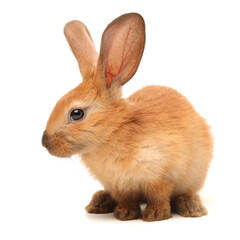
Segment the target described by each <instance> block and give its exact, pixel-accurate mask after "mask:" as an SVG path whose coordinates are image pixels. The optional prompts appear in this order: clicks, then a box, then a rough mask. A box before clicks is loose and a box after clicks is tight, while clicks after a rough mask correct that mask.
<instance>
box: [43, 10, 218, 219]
mask: <svg viewBox="0 0 240 240" xmlns="http://www.w3.org/2000/svg"><path fill="white" fill-rule="evenodd" d="M73 24H74V25H71V23H69V24H68V25H66V27H65V34H70V36H67V39H68V41H69V44H70V46H71V44H72V42H71V41H72V39H74V42H76V41H78V39H75V38H74V36H76V35H77V36H78V35H80V36H82V35H83V36H86V37H83V39H85V40H84V41H90V43H91V44H90V45H89V46H90V47H89V48H88V49H87V52H88V54H90V55H91V53H92V58H91V56H90V57H89V58H88V59H92V60H91V61H94V62H92V64H91V61H90V63H89V62H87V64H86V63H85V62H84V63H82V62H81V61H83V60H84V59H86V58H83V60H81V55H82V54H85V52H84V49H81V44H78V45H77V46H78V47H77V49H76V47H75V46H76V45H74V46H73V47H71V48H72V50H73V51H77V52H74V55H75V56H76V58H77V60H78V62H79V66H80V70H81V68H87V69H89V71H90V72H91V71H92V68H93V66H96V67H95V70H94V73H93V74H88V73H87V71H86V70H87V69H82V70H81V72H84V75H83V77H84V76H85V77H84V78H83V82H82V83H81V84H80V85H79V86H77V87H76V88H75V89H73V90H72V91H70V92H69V93H67V94H66V95H65V96H64V97H63V98H61V99H60V100H59V102H58V103H57V104H56V107H55V108H54V109H53V112H52V114H51V116H50V118H49V121H48V123H47V127H46V132H45V134H44V137H43V145H45V146H46V145H47V147H48V151H49V152H50V153H51V154H53V155H56V156H59V157H69V156H71V155H73V154H78V155H79V156H80V157H81V159H82V161H83V162H84V164H85V165H86V167H87V168H88V169H89V171H90V172H91V173H92V175H93V176H94V177H96V178H97V179H98V180H99V181H100V182H101V184H102V185H103V187H104V189H105V191H101V192H98V193H96V195H94V197H93V200H92V201H91V202H90V204H89V205H88V206H87V207H86V210H87V211H89V212H94V213H97V212H99V213H103V212H109V211H113V210H114V207H113V206H115V205H116V203H117V204H118V205H117V206H116V208H115V210H114V211H115V217H117V218H118V219H120V220H129V219H134V218H138V217H139V216H141V212H140V207H139V204H141V203H143V202H146V203H147V207H146V209H145V211H144V212H143V216H142V218H143V220H145V221H155V220H162V219H167V218H169V217H170V216H171V215H170V211H171V206H170V202H171V203H172V209H175V211H176V212H177V213H179V214H181V215H183V216H202V215H205V214H206V209H205V208H204V207H203V206H202V204H201V201H200V198H199V197H198V195H197V192H198V191H199V189H200V188H201V187H202V185H203V183H204V180H205V178H206V174H207V170H208V167H209V164H210V161H211V159H212V152H213V139H212V136H211V133H210V128H209V126H208V125H207V123H206V121H205V119H203V118H202V117H201V116H200V115H199V114H198V113H197V112H196V111H195V110H194V108H193V106H192V105H191V104H190V103H189V102H188V100H187V99H186V98H185V97H184V96H182V95H181V94H180V93H178V92H177V91H176V90H174V89H171V88H168V87H162V86H148V87H145V88H143V89H141V90H139V91H137V92H136V93H134V94H133V95H132V96H130V97H129V98H127V99H123V98H121V85H123V84H124V83H125V82H127V81H128V80H129V79H130V78H131V77H132V75H133V74H134V73H135V71H136V70H137V67H138V64H139V62H140V59H141V55H142V51H143V46H144V44H143V39H145V35H144V32H142V31H143V30H141V31H140V30H139V31H136V30H135V29H134V26H135V27H136V29H137V27H138V26H139V25H141V27H142V29H144V22H143V20H142V18H141V17H140V16H139V15H137V14H127V15H123V16H121V17H120V18H118V19H116V20H115V21H114V22H113V23H111V24H110V25H109V26H108V27H107V29H106V30H105V32H104V34H108V35H109V32H108V31H110V33H111V34H112V32H111V31H112V28H114V34H118V31H117V30H118V29H119V28H120V30H121V31H122V32H123V33H124V31H125V33H124V34H123V35H122V36H127V37H125V38H124V39H123V40H121V38H120V40H119V41H120V43H119V44H118V42H116V45H114V51H113V52H112V53H111V54H113V55H112V57H111V58H109V55H108V54H109V52H108V54H105V53H104V49H108V44H109V43H108V41H109V42H110V44H112V42H111V41H116V39H119V37H118V35H114V34H112V35H114V36H113V39H111V37H109V36H108V37H107V38H106V35H103V40H102V47H101V51H100V57H99V59H98V61H96V60H95V54H96V52H95V50H94V49H93V44H92V40H91V37H90V35H89V32H88V31H87V29H86V27H85V26H84V25H83V24H82V23H81V24H77V29H78V30H79V29H80V30H79V31H82V33H81V34H76V31H74V26H75V25H76V22H75V21H74V22H73ZM116 24H117V25H116ZM126 25H127V26H128V27H126ZM129 26H131V28H129ZM68 27H71V29H70V30H71V31H68ZM129 29H130V30H129ZM121 31H120V32H121ZM126 31H134V34H132V35H131V34H126ZM115 32H116V33H115ZM71 34H73V36H72V35H71ZM111 34H110V36H111ZM138 34H139V36H140V37H139V38H137V36H138ZM129 36H130V37H129ZM131 36H132V38H131ZM109 38H110V39H109ZM136 39H140V40H139V41H138V40H136ZM79 41H80V40H79ZM128 41H130V42H128ZM125 42H128V43H125ZM86 45H87V42H85V44H84V46H86ZM135 45H136V46H135ZM110 46H112V45H110ZM79 48H80V49H79ZM123 48H124V51H126V52H127V53H128V54H127V55H126V57H124V58H121V61H126V62H123V65H124V64H127V63H128V62H130V61H131V58H134V59H135V57H136V56H138V59H137V63H138V64H135V62H134V64H130V67H125V68H124V69H123V70H122V69H120V70H119V73H114V78H113V79H112V78H111V84H110V82H109V81H110V80H109V73H108V72H107V71H108V70H109V66H112V65H113V66H115V67H116V68H117V69H119V62H117V61H115V60H111V59H114V56H115V58H117V57H119V54H120V53H122V54H123ZM131 51H132V52H133V53H131ZM120 55H121V54H120ZM106 56H107V57H106ZM124 56H125V55H124ZM139 56H140V57H139ZM109 61H110V63H109ZM135 61H136V59H135ZM114 64H117V65H114ZM86 65H87V66H86ZM127 66H128V65H127ZM133 66H134V68H133ZM104 69H105V70H104ZM121 71H123V73H122V72H121ZM106 74H108V76H106ZM86 76H87V77H86ZM75 108H82V109H86V111H85V117H84V118H83V119H82V120H81V121H77V122H71V121H70V120H69V112H70V111H71V110H72V109H75ZM186 196H187V197H186ZM111 198H112V200H111ZM102 202H105V205H102ZM185 203H186V204H185ZM184 204H185V205H184ZM194 204H195V205H194ZM102 206H106V208H105V209H104V208H103V207H102ZM183 206H185V208H184V207H183ZM188 206H189V208H191V209H192V208H193V206H194V209H195V211H192V212H191V214H187V212H189V211H190V210H189V209H188Z"/></svg>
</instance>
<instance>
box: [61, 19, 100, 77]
mask: <svg viewBox="0 0 240 240" xmlns="http://www.w3.org/2000/svg"><path fill="white" fill-rule="evenodd" d="M64 34H65V36H66V38H67V41H68V43H69V45H70V47H71V49H72V52H73V54H74V56H75V57H76V59H77V61H78V65H79V68H80V72H81V74H82V77H83V80H84V79H88V78H92V76H93V74H94V72H95V67H96V64H97V59H98V53H97V51H96V48H95V46H94V43H93V40H92V38H91V35H90V33H89V31H88V29H87V27H86V26H85V25H84V24H83V23H82V22H80V21H76V20H74V21H71V22H69V23H67V24H66V25H65V28H64Z"/></svg>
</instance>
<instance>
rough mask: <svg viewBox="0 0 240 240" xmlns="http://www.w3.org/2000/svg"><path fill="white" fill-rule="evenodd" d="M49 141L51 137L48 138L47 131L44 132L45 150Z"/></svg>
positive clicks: (43, 143)
mask: <svg viewBox="0 0 240 240" xmlns="http://www.w3.org/2000/svg"><path fill="white" fill-rule="evenodd" d="M48 139H49V136H48V133H47V131H46V130H45V131H44V132H43V136H42V145H43V146H44V147H45V148H48Z"/></svg>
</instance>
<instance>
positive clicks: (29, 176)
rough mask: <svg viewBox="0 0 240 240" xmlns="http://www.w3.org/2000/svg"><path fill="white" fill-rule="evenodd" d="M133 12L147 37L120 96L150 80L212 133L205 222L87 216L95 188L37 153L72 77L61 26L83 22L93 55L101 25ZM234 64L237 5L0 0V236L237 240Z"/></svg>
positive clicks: (73, 66)
mask: <svg viewBox="0 0 240 240" xmlns="http://www.w3.org/2000/svg"><path fill="white" fill-rule="evenodd" d="M132 11H134V12H139V13H140V14H142V16H143V17H144V18H145V21H146V33H147V39H146V40H147V41H146V48H145V52H144V55H143V60H142V62H141V64H140V67H139V70H138V72H137V74H136V75H135V76H134V78H133V79H132V80H131V81H130V82H129V83H127V84H126V85H125V86H124V96H128V95H130V94H131V93H132V92H134V91H136V90H137V89H140V88H141V87H143V86H145V85H148V84H161V85H167V86H171V87H174V88H176V89H178V90H179V91H180V92H181V93H183V94H184V95H185V96H186V97H187V98H188V99H189V100H190V101H191V102H192V104H193V105H194V106H195V108H196V109H197V111H199V112H200V113H201V114H202V115H203V116H204V117H206V118H207V119H208V121H209V123H210V125H211V126H212V131H213V134H214V137H215V156H214V160H213V162H212V165H211V168H210V171H209V175H208V179H207V181H206V184H205V187H204V189H203V190H202V191H201V196H202V199H203V202H204V204H205V206H206V207H207V208H208V211H209V214H208V216H206V217H202V218H196V219H192V218H188V219H187V218H183V217H179V216H177V215H174V216H173V218H172V219H170V220H166V221H162V222H153V223H146V222H143V221H141V220H135V221H128V222H121V221H118V220H116V219H114V217H113V214H107V215H89V214H87V213H85V210H84V207H85V205H87V203H88V201H89V200H90V198H91V195H92V194H93V193H94V192H95V191H96V190H98V189H101V186H100V185H99V184H98V182H97V181H96V180H94V179H93V178H92V177H91V176H90V175H89V173H88V172H87V170H86V169H85V167H84V166H83V165H82V164H81V163H80V161H79V160H77V159H76V158H72V159H59V158H55V157H53V156H51V155H49V154H48V152H47V151H46V150H45V149H44V148H43V147H42V146H41V135H42V132H43V130H44V128H45V125H46V122H47V119H48V117H49V114H50V112H51V110H52V108H53V107H54V105H55V103H56V101H57V100H58V99H59V98H60V97H61V96H62V95H63V94H65V93H66V92H67V91H69V90H70V89H72V88H73V87H75V86H76V85H77V84H78V83H80V81H81V77H80V73H79V71H78V66H77V63H76V60H75V59H74V57H73V55H72V53H71V51H70V50H69V47H68V45H67V42H66V40H65V38H64V35H63V27H64V25H65V23H66V22H68V21H70V20H72V19H79V20H81V21H83V22H84V23H85V24H86V25H87V26H88V28H89V30H90V32H91V34H92V37H93V39H94V41H95V44H96V47H97V49H99V45H100V38H101V34H102V32H103V30H104V28H105V27H106V25H107V24H108V23H109V22H110V21H112V20H113V19H114V18H116V17H118V16H119V15H121V14H123V13H127V12H132ZM239 67H240V3H239V1H231V0H228V1H227V0H226V1H221V0H217V1H212V0H206V1H205V0H201V1H193V0H189V1H179V0H176V1H171V0H169V1H150V0H148V1H140V0H138V1H131V0H127V1H124V0H119V1H113V0H111V1H104V0H99V1H90V0H88V1H81V0H77V1H72V0H68V1H60V0H58V1H50V0H49V1H43V0H42V1H24V0H21V1H17V0H16V1H10V0H9V1H1V3H0V113H1V117H0V121H1V124H0V139H1V158H0V239H1V240H7V239H26V240H27V239H34V240H38V239H44V240H48V239H51V240H52V239H58V240H61V239H68V240H69V239H71V240H75V239H122V238H124V239H131V238H134V239H145V238H147V239H150V238H154V239H173V238H178V239H204V238H205V239H211V238H214V239H216V238H217V237H225V238H227V239H239V238H240V234H239V216H240V211H239V206H240V205H239V200H240V198H239V183H240V174H239V170H240V169H239V166H240V164H239V163H240V154H239V148H240V141H239V136H240V127H239V123H240V114H239V111H240V107H239V105H240V94H239V88H240V87H239V82H240V68H239Z"/></svg>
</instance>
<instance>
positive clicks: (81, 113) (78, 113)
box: [70, 109, 84, 121]
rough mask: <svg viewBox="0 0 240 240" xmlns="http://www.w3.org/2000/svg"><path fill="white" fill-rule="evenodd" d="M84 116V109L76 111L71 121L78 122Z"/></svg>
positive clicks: (72, 114) (73, 111)
mask: <svg viewBox="0 0 240 240" xmlns="http://www.w3.org/2000/svg"><path fill="white" fill-rule="evenodd" d="M83 116H84V111H83V110H82V109H74V110H72V112H71V113H70V119H71V121H77V120H79V119H81V118H83Z"/></svg>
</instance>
